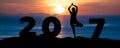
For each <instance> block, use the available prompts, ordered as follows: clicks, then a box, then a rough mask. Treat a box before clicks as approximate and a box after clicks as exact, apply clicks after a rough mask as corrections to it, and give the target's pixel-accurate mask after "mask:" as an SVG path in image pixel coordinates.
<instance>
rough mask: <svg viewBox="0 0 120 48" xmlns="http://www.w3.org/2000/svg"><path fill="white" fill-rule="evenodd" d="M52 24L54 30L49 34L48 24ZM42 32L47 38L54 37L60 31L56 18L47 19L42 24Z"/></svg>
mask: <svg viewBox="0 0 120 48" xmlns="http://www.w3.org/2000/svg"><path fill="white" fill-rule="evenodd" d="M51 22H52V23H53V24H54V30H53V31H52V32H50V30H49V24H50V23H51ZM42 30H43V33H44V34H45V35H47V36H48V37H56V36H57V35H58V34H59V33H60V30H61V24H60V21H59V20H58V19H57V18H56V17H47V18H46V19H45V20H44V21H43V24H42Z"/></svg>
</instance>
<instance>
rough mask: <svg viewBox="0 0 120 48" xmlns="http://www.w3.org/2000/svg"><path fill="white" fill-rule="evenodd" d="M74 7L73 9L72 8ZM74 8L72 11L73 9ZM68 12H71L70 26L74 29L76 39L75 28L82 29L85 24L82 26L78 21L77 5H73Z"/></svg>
mask: <svg viewBox="0 0 120 48" xmlns="http://www.w3.org/2000/svg"><path fill="white" fill-rule="evenodd" d="M72 6H73V7H72ZM71 7H72V9H71ZM68 10H69V12H70V15H71V16H70V25H71V27H72V30H73V34H74V37H76V33H75V26H78V27H82V26H83V24H81V23H80V22H78V21H77V19H76V16H77V12H78V7H77V6H76V5H74V4H73V3H72V4H71V5H70V6H69V7H68Z"/></svg>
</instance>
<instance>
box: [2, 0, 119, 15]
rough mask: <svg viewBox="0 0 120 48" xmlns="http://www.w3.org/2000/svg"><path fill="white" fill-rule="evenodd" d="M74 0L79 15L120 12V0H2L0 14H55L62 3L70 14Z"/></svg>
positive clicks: (65, 13) (117, 13)
mask: <svg viewBox="0 0 120 48" xmlns="http://www.w3.org/2000/svg"><path fill="white" fill-rule="evenodd" d="M72 2H73V3H74V4H76V5H77V6H78V7H79V11H78V14H79V15H119V14H120V0H0V14H22V13H23V14H28V13H45V14H55V12H54V8H55V6H57V5H61V6H63V7H64V9H65V12H64V13H63V14H64V15H68V13H69V12H68V10H67V8H68V6H69V5H71V3H72Z"/></svg>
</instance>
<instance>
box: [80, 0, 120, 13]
mask: <svg viewBox="0 0 120 48" xmlns="http://www.w3.org/2000/svg"><path fill="white" fill-rule="evenodd" d="M79 12H80V14H120V3H114V4H108V3H103V2H91V3H85V4H80V5H79Z"/></svg>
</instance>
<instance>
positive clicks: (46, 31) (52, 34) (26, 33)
mask: <svg viewBox="0 0 120 48" xmlns="http://www.w3.org/2000/svg"><path fill="white" fill-rule="evenodd" d="M20 22H21V23H23V22H28V25H27V26H26V27H25V28H24V29H23V30H21V32H20V37H29V36H31V37H33V36H35V35H36V33H35V32H29V31H30V30H31V29H32V28H33V27H34V26H35V20H34V19H33V18H32V17H29V16H26V17H22V18H21V19H20ZM50 23H53V24H54V30H53V31H52V32H51V31H50V30H49V24H50ZM89 23H90V24H97V26H96V28H95V30H94V33H93V35H92V39H98V38H99V35H100V33H101V31H102V29H103V27H104V24H105V19H103V18H97V19H96V18H92V19H89ZM42 30H43V34H44V35H46V36H50V37H56V36H57V35H58V34H59V33H60V31H61V23H60V21H59V20H58V19H57V18H56V17H52V16H51V17H47V18H46V19H45V20H44V21H43V23H42Z"/></svg>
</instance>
